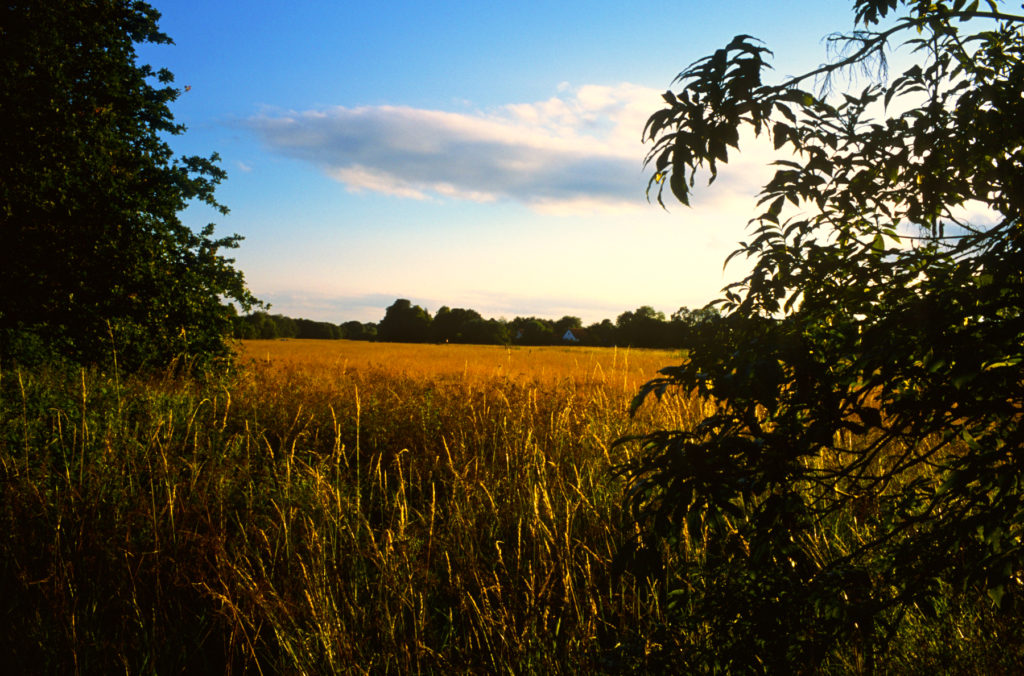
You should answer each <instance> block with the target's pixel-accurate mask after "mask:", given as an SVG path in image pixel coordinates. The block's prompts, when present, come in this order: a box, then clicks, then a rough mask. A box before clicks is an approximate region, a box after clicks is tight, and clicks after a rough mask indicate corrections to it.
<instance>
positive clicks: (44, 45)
mask: <svg viewBox="0 0 1024 676" xmlns="http://www.w3.org/2000/svg"><path fill="white" fill-rule="evenodd" d="M159 16H160V15H159V13H158V12H157V11H156V10H154V9H153V8H152V7H150V6H149V5H148V4H146V3H144V2H127V1H124V0H69V1H68V2H60V3H52V2H46V1H44V0H19V1H14V2H9V3H7V4H6V5H4V6H3V8H2V9H0V35H2V40H0V129H3V134H0V233H2V238H3V246H2V247H0V355H2V356H4V357H8V356H10V357H14V358H17V359H30V358H32V356H33V353H35V356H36V357H38V356H39V354H40V353H46V354H58V355H61V356H65V357H69V358H72V359H75V360H77V361H80V362H102V361H108V360H109V359H110V358H111V357H112V356H113V355H115V354H116V356H117V359H118V360H119V361H120V364H121V366H122V367H129V368H136V367H139V366H142V365H144V364H165V363H167V362H168V361H169V360H171V359H173V358H175V357H180V356H186V357H201V358H204V359H205V358H210V357H217V356H224V355H226V354H228V348H227V344H226V343H225V338H226V337H227V335H228V334H229V332H230V330H231V324H230V321H231V316H232V314H233V308H232V307H231V305H230V304H231V303H237V304H238V305H239V306H240V307H241V308H242V309H244V310H248V309H249V308H250V307H252V306H253V304H254V303H256V301H255V299H254V298H253V297H252V296H251V294H250V293H249V291H248V289H247V288H246V286H245V283H244V279H243V276H242V274H241V272H239V271H238V270H237V269H236V268H235V267H234V266H233V261H232V260H231V259H228V258H226V257H225V256H224V255H223V254H222V253H221V251H222V250H223V249H230V248H232V247H235V246H237V244H238V241H239V238H238V237H237V236H230V237H223V238H217V237H215V236H214V228H213V225H209V226H207V227H206V228H204V229H203V230H202V231H201V232H195V231H193V230H192V229H190V228H189V227H187V226H186V225H184V224H183V223H182V222H181V220H180V219H179V217H178V214H179V212H181V211H182V210H183V209H184V208H185V207H186V206H187V205H188V204H190V203H191V202H197V203H201V204H206V205H209V206H211V207H214V208H216V209H219V210H220V211H221V212H223V213H226V211H227V210H226V209H225V208H224V207H223V206H221V205H220V204H219V203H218V202H217V201H216V198H215V196H214V190H215V187H216V186H217V184H218V183H219V182H220V181H221V180H223V178H224V177H225V174H224V172H223V171H222V170H221V169H220V168H219V167H218V166H217V164H216V162H217V159H218V158H217V156H216V154H213V155H211V156H210V157H207V158H204V157H182V158H180V159H174V158H173V155H172V151H171V148H170V146H169V145H168V142H167V140H166V139H167V138H168V137H169V136H173V135H176V134H180V133H182V132H183V131H184V127H182V126H181V125H180V124H177V123H175V121H174V118H173V116H172V115H171V112H170V108H169V105H170V104H171V103H172V102H173V101H174V100H175V99H177V97H178V96H179V95H180V94H181V93H182V92H181V90H179V89H176V88H175V87H173V86H172V83H173V76H172V75H171V73H170V72H168V71H167V70H163V69H161V70H158V71H154V70H153V69H152V68H151V67H150V66H148V65H141V64H139V63H138V62H137V55H136V52H135V45H136V44H140V43H156V44H167V43H170V42H171V40H170V38H169V37H168V36H166V35H164V34H163V33H161V32H160V31H159V29H158V27H157V20H158V19H159Z"/></svg>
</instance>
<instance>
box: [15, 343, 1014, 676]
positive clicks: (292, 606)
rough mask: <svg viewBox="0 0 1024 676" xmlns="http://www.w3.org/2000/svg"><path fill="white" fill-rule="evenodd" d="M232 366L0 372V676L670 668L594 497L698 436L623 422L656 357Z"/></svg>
mask: <svg viewBox="0 0 1024 676" xmlns="http://www.w3.org/2000/svg"><path fill="white" fill-rule="evenodd" d="M239 351H240V352H239V367H238V368H237V369H236V371H235V372H233V373H232V374H230V375H226V376H218V377H205V378H204V377H196V378H182V377H180V376H176V375H173V374H171V373H167V374H165V375H156V376H153V375H150V376H148V377H145V378H142V377H131V378H123V377H121V376H120V375H119V374H118V373H116V372H112V373H100V372H96V371H89V370H80V369H79V370H74V369H63V370H62V369H60V368H56V367H53V368H49V369H36V370H33V371H24V370H21V369H16V368H15V369H7V370H4V371H3V372H2V380H0V415H2V418H0V471H2V477H3V483H4V490H3V491H2V493H0V538H3V540H2V542H3V545H2V547H0V599H2V601H0V603H2V607H3V612H4V617H5V618H6V622H7V625H8V627H10V629H11V630H9V631H6V632H0V655H3V656H4V661H5V667H6V668H7V669H9V670H14V672H17V673H83V674H86V673H88V674H91V673H131V674H137V673H161V674H162V673H179V672H187V673H261V674H271V673H288V674H291V673H296V674H297V673H305V674H331V673H344V674H349V673H352V674H358V673H545V674H548V673H579V672H581V671H584V670H586V671H590V672H594V673H633V672H661V671H664V670H666V669H667V668H668V665H669V664H670V663H671V662H672V660H674V659H675V655H674V653H673V643H674V640H673V631H674V630H673V629H672V628H671V624H670V622H668V621H667V619H666V615H665V608H664V602H665V596H664V593H663V591H664V590H663V588H659V587H657V586H656V585H655V584H654V580H653V579H648V578H644V577H638V576H635V575H634V574H633V573H632V572H630V570H631V569H630V568H629V567H628V566H625V565H623V561H621V560H620V557H619V552H620V549H621V548H622V546H623V545H624V544H626V543H628V542H629V541H630V540H631V539H632V538H635V537H636V536H637V532H636V527H635V525H634V524H633V523H632V522H631V520H630V519H629V518H628V515H627V514H626V512H625V511H624V507H623V495H624V485H623V481H622V479H621V478H620V477H618V476H617V475H616V474H615V473H614V472H613V468H614V467H615V466H616V465H618V464H619V463H621V462H622V461H623V460H624V459H626V457H628V454H629V453H631V452H632V450H631V448H630V446H629V445H614V444H613V442H614V441H615V440H616V439H617V438H619V437H622V436H623V435H629V434H634V433H639V432H643V431H645V430H650V429H655V428H658V429H663V428H666V427H670V428H685V427H687V426H689V425H691V424H692V423H693V422H694V421H695V420H697V419H698V418H699V417H700V415H701V412H702V403H701V402H700V401H698V400H696V399H693V398H687V397H667V398H666V399H665V400H664V401H663V402H662V403H661V404H660V405H654V404H651V403H649V404H646V405H645V406H644V407H642V408H641V409H640V410H639V412H638V414H637V415H636V416H635V417H632V418H631V417H630V416H629V415H628V413H627V411H628V406H629V403H630V400H631V398H632V397H633V396H634V394H635V393H636V390H637V388H638V387H639V385H640V384H641V383H643V382H644V381H646V380H647V379H649V378H651V377H652V376H653V375H654V374H655V373H656V371H657V369H658V368H661V367H662V366H665V365H669V364H672V363H673V362H676V361H678V360H679V359H681V358H682V357H681V355H680V354H678V353H672V352H666V351H650V350H622V349H611V348H579V347H571V348H561V347H545V348H538V347H531V348H526V347H519V348H517V347H511V348H506V347H496V346H466V345H458V346H456V345H410V344H386V343H366V342H351V341H249V342H245V343H242V344H240V345H239ZM634 563H635V562H634ZM632 570H635V568H633V569H632ZM947 615H948V617H949V618H952V619H949V620H948V621H946V620H943V621H942V622H940V623H939V624H937V625H934V626H933V625H929V626H932V628H931V629H928V628H926V627H924V625H920V626H919V627H918V626H917V625H911V630H910V631H909V632H908V633H907V634H906V639H905V646H908V647H907V651H908V652H907V654H908V655H910V656H911V657H912V658H913V659H915V660H917V662H916V664H917V665H918V666H919V667H921V668H930V667H929V665H930V664H932V663H931V662H929V661H928V660H926V659H924V658H922V657H921V655H922V654H925V653H927V654H931V655H938V654H940V653H941V652H942V650H943V649H945V648H944V645H945V644H944V641H945V639H944V638H942V637H943V636H946V634H945V633H944V632H949V631H957V632H960V636H961V637H964V636H967V637H968V638H969V640H968V639H964V641H967V643H972V642H974V643H976V644H978V643H977V641H979V640H980V639H977V636H978V635H980V634H983V633H984V632H985V631H986V628H985V627H986V626H987V625H986V624H985V621H983V620H984V618H982V617H981V616H980V615H979V613H978V611H977V610H976V609H975V608H973V607H972V608H967V609H966V610H963V609H959V610H955V612H954V611H953V610H951V611H950V612H949V613H947ZM915 627H918V628H915ZM922 627H924V628H922ZM915 632H916V633H915ZM1003 635H1004V636H1005V635H1006V634H1005V632H1003ZM937 636H938V637H939V638H936V637H937ZM978 645H980V644H978ZM921 646H924V648H922V647H921ZM922 651H924V652H922ZM929 651H930V652H929ZM935 659H938V658H937V657H936V658H935ZM835 664H837V665H839V666H838V667H837V670H838V671H843V662H842V661H841V660H840V661H839V662H836V663H835ZM904 664H914V662H913V661H910V662H905V663H904Z"/></svg>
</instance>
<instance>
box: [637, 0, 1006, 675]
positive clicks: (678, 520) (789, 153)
mask: <svg viewBox="0 0 1024 676" xmlns="http://www.w3.org/2000/svg"><path fill="white" fill-rule="evenodd" d="M853 7H854V10H855V14H856V22H857V29H856V30H855V31H854V32H852V33H850V34H847V35H834V36H832V37H831V38H830V40H831V41H832V42H831V44H833V45H834V46H837V47H838V48H839V49H838V50H837V52H836V53H837V54H838V56H836V57H835V58H834V59H833V60H832V61H831V62H829V63H827V64H826V65H824V66H821V67H818V68H814V69H811V70H809V71H808V72H806V73H804V74H801V75H796V76H792V77H788V78H785V79H783V80H781V81H779V82H778V83H777V84H770V83H766V82H764V81H763V80H762V76H763V74H764V73H765V72H766V69H767V67H768V66H767V64H766V62H765V59H766V58H767V56H768V55H769V52H768V50H767V49H766V48H765V47H764V46H762V45H761V44H760V43H758V42H757V41H756V40H755V39H753V38H751V37H749V36H738V37H736V38H735V39H733V40H732V42H731V43H730V44H729V45H728V46H726V47H725V48H723V49H720V50H718V51H717V52H715V53H714V54H712V55H711V56H708V57H706V58H703V59H701V60H699V61H697V62H695V63H694V64H692V65H691V66H689V67H688V68H687V69H686V70H685V71H684V72H683V73H682V74H680V76H679V78H678V84H679V91H676V92H667V93H666V94H665V95H664V99H665V104H666V106H665V108H664V109H663V110H660V111H658V112H656V113H655V114H654V115H653V116H652V117H651V118H650V120H649V121H648V123H647V127H646V130H645V136H646V137H647V138H648V139H649V140H650V141H652V142H653V144H654V145H653V149H652V151H651V153H650V155H649V157H648V161H649V163H650V164H649V165H650V166H651V168H652V169H653V172H652V177H651V180H650V183H649V193H652V194H655V195H656V196H657V199H658V201H659V202H661V201H662V198H663V191H664V189H665V187H668V188H669V191H670V192H671V194H673V195H674V196H675V197H676V198H677V199H678V200H679V201H680V202H682V203H683V204H688V203H689V200H690V196H691V194H692V190H693V189H694V186H695V184H696V182H697V180H698V178H701V177H703V176H709V177H710V179H711V180H713V179H714V178H715V177H716V175H717V173H718V170H719V169H720V167H721V166H722V165H723V164H725V163H726V162H727V161H728V160H729V159H730V154H731V153H732V152H733V151H734V150H735V149H737V148H738V144H739V141H740V138H741V136H742V135H741V130H742V129H747V130H749V131H751V132H753V133H754V134H759V135H767V137H768V138H770V139H771V140H772V141H773V143H774V146H775V148H776V149H777V150H778V151H779V153H780V155H779V157H778V159H777V160H776V162H775V173H774V176H773V177H772V178H771V180H770V181H768V183H767V184H766V185H765V186H764V187H763V188H762V190H761V199H760V204H761V205H762V208H763V211H762V212H761V213H760V214H758V215H757V216H756V218H754V219H753V220H752V221H751V223H750V229H751V233H750V237H749V238H748V239H747V241H746V242H745V243H743V244H741V245H740V248H739V249H738V250H737V251H736V253H735V254H733V255H739V256H742V257H745V258H748V259H749V260H750V261H751V262H752V269H751V272H750V274H749V275H747V276H746V277H745V278H744V279H743V280H741V281H739V282H737V283H735V284H733V285H731V286H729V287H727V289H726V291H725V296H724V299H723V301H722V307H723V309H724V310H725V311H726V313H727V314H728V316H727V317H726V318H725V321H726V322H727V323H728V324H729V327H730V330H728V331H724V332H721V333H720V335H719V338H718V340H714V341H706V342H704V343H702V344H701V345H699V346H698V347H697V348H696V349H694V350H692V351H691V352H690V358H689V360H688V361H686V362H684V363H683V364H681V365H678V366H673V367H669V368H666V369H664V370H663V371H662V376H661V377H660V378H658V379H656V380H654V381H652V382H650V383H648V384H647V386H645V387H644V388H643V391H642V392H641V394H640V396H639V397H638V400H637V404H639V403H640V402H641V401H643V399H644V397H645V396H647V395H649V394H656V395H661V394H662V393H664V392H666V391H668V390H678V391H681V392H685V393H690V392H696V393H698V394H699V395H701V396H704V397H705V398H706V401H705V404H704V410H705V417H704V418H703V419H702V420H699V421H697V422H695V424H694V425H693V426H692V427H688V428H686V429H673V430H663V431H658V432H654V433H651V434H648V435H645V436H643V437H640V438H638V439H637V440H636V441H637V443H638V444H639V447H640V449H639V452H638V453H636V454H635V455H634V456H633V460H632V461H631V462H630V463H629V464H628V465H627V466H626V467H624V468H623V469H624V471H625V472H626V474H627V476H628V477H629V480H630V490H631V493H630V495H631V500H632V506H633V509H634V514H635V515H636V517H637V519H638V520H639V522H640V524H641V533H642V534H643V535H642V537H641V538H640V539H639V540H637V542H636V545H635V547H634V548H633V550H632V551H631V550H630V549H628V548H627V549H625V550H624V553H623V557H624V558H623V560H624V561H634V562H638V561H646V562H647V563H648V565H647V570H652V569H656V566H655V567H654V568H652V567H651V565H650V562H651V560H652V559H657V558H658V555H659V552H665V551H673V552H674V554H675V558H674V559H672V560H673V561H675V562H677V563H678V568H675V569H672V570H670V571H666V570H663V571H662V574H663V576H664V579H667V580H669V581H670V585H671V587H672V590H671V593H670V595H669V596H668V597H667V598H668V599H669V604H668V607H667V609H668V612H669V616H670V617H673V618H675V621H676V622H678V623H679V624H678V626H679V631H678V633H677V634H676V637H677V641H678V645H679V647H680V655H681V659H682V660H684V661H686V662H688V663H689V664H688V668H689V670H691V671H695V672H703V671H723V672H747V671H752V672H763V671H765V670H767V671H769V672H776V673H798V672H803V673H812V672H815V671H818V670H819V669H826V668H828V669H839V668H840V667H839V665H841V664H842V662H840V661H830V660H838V659H839V658H837V657H836V656H837V655H840V654H845V655H846V658H845V659H848V660H850V661H849V662H847V664H849V665H851V666H850V668H854V666H853V665H858V668H859V669H861V670H862V671H863V672H864V673H869V672H870V671H871V670H872V669H873V666H874V660H875V659H876V657H877V656H879V655H882V654H884V651H885V649H886V645H887V642H888V641H889V640H890V639H891V637H893V636H895V635H897V634H898V632H899V631H900V629H901V626H902V624H901V623H902V622H903V621H904V620H905V619H906V618H907V617H909V616H914V617H915V618H916V619H917V620H918V621H921V622H925V621H927V618H929V617H934V616H935V614H936V613H938V612H941V609H942V608H943V607H954V606H955V605H956V603H958V602H959V601H957V600H956V599H955V597H959V598H961V599H974V600H977V599H983V600H991V602H992V603H993V604H995V606H996V607H998V608H1001V609H1002V611H1003V612H1010V610H1011V609H1013V608H1016V609H1017V611H1015V614H1012V615H1010V616H1009V617H1010V618H1015V619H1009V620H1007V624H1005V625H1004V626H1010V625H1013V626H1017V625H1019V622H1020V620H1019V617H1020V615H1019V609H1020V605H1019V604H1020V603H1022V602H1024V594H1022V588H1021V581H1022V579H1024V480H1022V479H1024V427H1022V424H1024V370H1022V365H1024V347H1022V346H1024V223H1022V220H1021V215H1022V207H1024V122H1022V121H1024V96H1022V94H1021V93H1022V91H1024V32H1022V26H1024V17H1022V16H1019V15H1012V14H1011V13H1009V12H1007V11H1005V10H1004V9H1003V6H1002V5H1001V4H1000V3H995V2H981V3H979V2H977V1H975V2H969V1H968V0H953V1H949V2H930V1H929V2H924V1H923V0H921V1H918V0H915V1H911V2H903V1H897V0H856V1H855V2H854V3H853ZM894 41H901V42H902V43H903V44H905V45H907V47H909V50H910V51H909V54H910V58H911V59H912V62H911V64H910V65H909V66H908V67H907V68H906V69H905V70H904V71H903V72H902V73H899V74H897V75H895V77H887V74H886V71H885V69H884V68H878V67H879V66H883V65H884V58H885V56H886V51H887V50H888V49H889V47H890V45H891V44H892V43H893V42H894ZM863 67H867V68H874V70H863V71H861V74H860V77H862V78H864V79H865V80H866V83H865V84H864V85H863V87H862V88H859V89H857V90H854V91H850V92H849V93H839V94H835V95H832V94H830V93H829V92H830V90H829V89H828V87H826V88H825V89H824V90H814V89H812V87H815V86H817V85H816V84H815V83H818V82H824V83H825V84H826V85H828V84H830V82H832V80H833V78H834V76H836V75H838V74H840V73H848V72H849V69H860V68H863ZM667 264H669V263H667ZM1005 635H1006V636H1007V637H1010V636H1012V633H1007V634H1005ZM997 640H999V639H997ZM1003 645H1004V647H1005V649H1006V650H1007V651H1016V653H1010V655H1011V656H1010V657H1008V658H1007V659H1008V660H1009V662H1008V663H1013V662H1014V658H1013V657H1012V655H1013V654H1016V655H1017V659H1018V660H1019V658H1020V653H1021V651H1022V646H1021V645H1020V642H1019V640H1016V642H1003ZM1004 657H1005V656H1003V655H989V656H987V659H991V660H992V664H996V663H997V662H998V661H999V660H1001V659H1004ZM1018 663H1019V662H1018ZM915 666H916V665H915ZM944 667H946V668H952V669H953V670H954V671H958V670H959V667H957V666H956V665H955V664H954V665H953V666H952V667H950V665H948V664H944ZM970 670H971V671H975V670H979V671H982V672H984V671H986V670H987V669H986V668H985V666H984V665H979V664H974V665H972V666H971V668H970ZM999 670H1002V669H999Z"/></svg>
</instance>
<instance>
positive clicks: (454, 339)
mask: <svg viewBox="0 0 1024 676" xmlns="http://www.w3.org/2000/svg"><path fill="white" fill-rule="evenodd" d="M482 319H483V318H482V317H481V316H480V313H479V312H477V311H476V310H464V309H462V308H458V307H457V308H455V309H452V308H449V307H448V306H447V305H445V306H442V307H441V309H440V310H438V311H437V314H436V315H435V316H434V319H433V321H432V322H431V323H430V337H431V340H433V341H434V342H435V343H447V342H451V343H465V342H473V341H470V340H468V339H466V337H465V336H464V335H463V334H464V333H465V330H466V325H467V324H469V323H470V322H472V321H482Z"/></svg>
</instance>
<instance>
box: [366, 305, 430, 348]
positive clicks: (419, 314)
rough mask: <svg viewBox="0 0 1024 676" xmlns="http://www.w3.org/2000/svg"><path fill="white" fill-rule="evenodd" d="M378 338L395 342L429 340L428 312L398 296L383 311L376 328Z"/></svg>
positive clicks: (422, 341) (421, 341)
mask: <svg viewBox="0 0 1024 676" xmlns="http://www.w3.org/2000/svg"><path fill="white" fill-rule="evenodd" d="M377 336H378V338H380V340H384V341H388V342H395V343H424V342H427V341H428V340H430V313H429V312H427V311H426V310H424V309H423V308H422V307H420V306H419V305H413V304H412V303H411V302H410V301H408V300H406V299H405V298H399V299H398V300H396V301H395V302H394V303H392V305H391V307H389V308H388V309H387V310H386V311H385V313H384V319H382V320H381V321H380V324H379V326H378V328H377Z"/></svg>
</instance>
